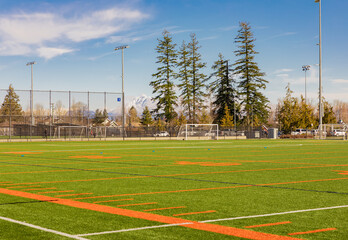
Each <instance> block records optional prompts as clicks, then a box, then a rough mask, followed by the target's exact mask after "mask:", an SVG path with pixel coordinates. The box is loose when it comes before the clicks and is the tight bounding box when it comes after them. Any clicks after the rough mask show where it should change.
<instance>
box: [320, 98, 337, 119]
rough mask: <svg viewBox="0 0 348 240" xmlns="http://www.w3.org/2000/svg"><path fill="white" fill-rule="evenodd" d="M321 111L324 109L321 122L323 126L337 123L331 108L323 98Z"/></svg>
mask: <svg viewBox="0 0 348 240" xmlns="http://www.w3.org/2000/svg"><path fill="white" fill-rule="evenodd" d="M323 109H324V115H323V120H322V121H323V124H328V123H337V119H336V116H335V113H334V111H333V107H332V106H331V104H330V103H329V102H328V101H326V100H325V99H324V98H323Z"/></svg>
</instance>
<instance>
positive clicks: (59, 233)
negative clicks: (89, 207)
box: [0, 217, 88, 240]
mask: <svg viewBox="0 0 348 240" xmlns="http://www.w3.org/2000/svg"><path fill="white" fill-rule="evenodd" d="M0 219H1V220H4V221H8V222H13V223H17V224H20V225H24V226H27V227H30V228H35V229H38V230H41V231H45V232H50V233H54V234H57V235H61V236H64V237H68V238H72V239H78V240H88V239H87V238H82V237H79V236H75V235H71V234H68V233H63V232H59V231H55V230H52V229H48V228H44V227H40V226H36V225H33V224H30V223H26V222H21V221H17V220H14V219H11V218H6V217H0Z"/></svg>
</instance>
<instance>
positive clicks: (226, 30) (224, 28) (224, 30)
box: [219, 25, 239, 32]
mask: <svg viewBox="0 0 348 240" xmlns="http://www.w3.org/2000/svg"><path fill="white" fill-rule="evenodd" d="M238 28H239V27H238V26H237V25H233V26H227V27H221V28H219V30H220V31H223V32H229V31H232V30H234V29H238Z"/></svg>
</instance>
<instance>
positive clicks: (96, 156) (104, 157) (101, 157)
mask: <svg viewBox="0 0 348 240" xmlns="http://www.w3.org/2000/svg"><path fill="white" fill-rule="evenodd" d="M69 158H87V159H112V158H121V157H120V156H100V155H87V156H69Z"/></svg>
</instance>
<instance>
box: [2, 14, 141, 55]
mask: <svg viewBox="0 0 348 240" xmlns="http://www.w3.org/2000/svg"><path fill="white" fill-rule="evenodd" d="M147 17H148V15H146V14H145V13H142V12H141V11H139V10H136V9H130V8H117V7H114V8H111V9H107V10H99V11H94V12H93V11H92V12H85V13H84V15H81V16H77V17H76V16H74V17H65V16H62V15H59V14H56V13H19V14H18V13H17V14H3V15H0V46H1V47H0V55H2V56H8V55H33V54H34V55H35V54H38V56H40V57H44V58H46V59H49V58H52V57H54V56H58V55H61V54H64V53H68V52H71V51H73V50H72V49H71V48H70V47H59V48H58V47H57V46H55V45H57V43H59V45H62V43H64V44H69V43H78V42H82V41H86V40H91V39H98V38H104V37H107V36H109V35H111V34H114V33H118V32H121V31H125V30H127V29H129V27H130V26H131V25H132V24H135V23H137V22H139V21H142V20H144V19H146V18H147Z"/></svg>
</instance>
